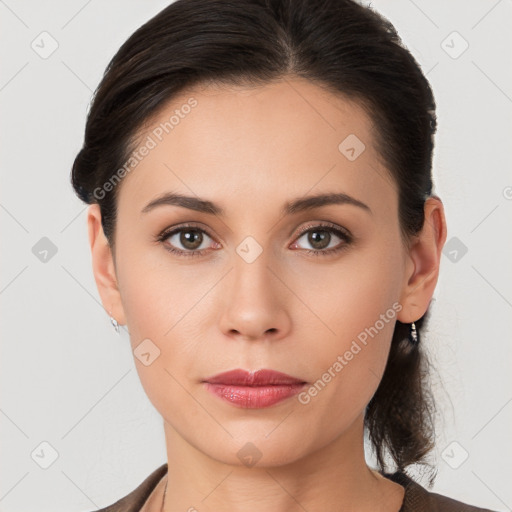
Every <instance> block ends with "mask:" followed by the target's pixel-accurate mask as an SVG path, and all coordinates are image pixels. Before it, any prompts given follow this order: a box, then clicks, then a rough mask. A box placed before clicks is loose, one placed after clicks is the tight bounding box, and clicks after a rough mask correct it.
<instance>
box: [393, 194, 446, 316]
mask: <svg viewBox="0 0 512 512" xmlns="http://www.w3.org/2000/svg"><path fill="white" fill-rule="evenodd" d="M424 212H425V213H424V215H425V222H424V225H423V229H422V230H421V232H420V233H419V234H418V235H417V236H416V237H415V238H414V239H413V241H412V242H411V246H410V249H409V254H408V256H407V263H406V273H405V276H404V284H403V287H402V295H401V298H400V303H401V304H402V306H403V307H402V310H401V311H400V312H399V314H398V316H397V318H398V320H399V321H400V322H403V323H411V322H414V321H416V320H419V319H420V318H421V317H422V316H423V315H424V314H425V312H426V311H427V309H428V306H429V304H430V301H431V300H432V296H433V294H434V290H435V287H436V284H437V279H438V277H439V264H440V259H441V254H442V250H443V246H444V243H445V241H446V219H445V215H444V207H443V203H442V202H441V199H439V197H437V196H432V197H429V198H428V199H427V200H426V201H425V206H424Z"/></svg>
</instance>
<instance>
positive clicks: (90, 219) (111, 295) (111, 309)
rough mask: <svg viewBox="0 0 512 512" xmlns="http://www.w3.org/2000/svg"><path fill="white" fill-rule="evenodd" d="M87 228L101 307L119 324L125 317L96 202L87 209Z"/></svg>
mask: <svg viewBox="0 0 512 512" xmlns="http://www.w3.org/2000/svg"><path fill="white" fill-rule="evenodd" d="M87 228H88V234H89V245H90V248H91V258H92V269H93V273H94V280H95V281H96V287H97V288H98V292H99V294H100V297H101V302H102V304H103V308H104V309H105V311H106V312H107V314H108V315H109V316H110V315H112V317H114V318H115V319H116V320H117V322H118V323H119V324H125V323H126V319H125V314H124V310H123V306H122V303H121V296H120V292H119V288H118V283H117V276H116V272H115V267H114V261H113V255H112V250H111V248H110V246H109V244H108V240H107V238H106V236H105V234H104V232H103V226H102V225H101V211H100V207H99V205H98V204H92V205H90V206H89V208H88V210H87Z"/></svg>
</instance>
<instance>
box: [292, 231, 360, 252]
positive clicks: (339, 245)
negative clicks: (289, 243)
mask: <svg viewBox="0 0 512 512" xmlns="http://www.w3.org/2000/svg"><path fill="white" fill-rule="evenodd" d="M302 238H304V239H306V242H307V244H309V245H310V247H311V248H307V247H305V248H304V247H301V245H300V244H299V240H301V239H302ZM337 239H338V240H337ZM340 241H341V242H340ZM351 242H352V237H351V236H350V235H349V234H348V232H347V233H346V232H345V231H344V230H342V229H341V228H337V227H334V226H324V225H317V226H312V227H311V226H306V228H304V229H303V230H302V232H301V234H300V236H299V237H298V238H297V239H296V241H295V242H294V244H293V248H294V249H302V250H304V251H306V252H307V253H308V254H313V255H315V256H317V255H326V256H327V255H329V254H333V253H336V252H338V251H341V250H343V249H345V248H347V247H348V246H349V245H350V243H351Z"/></svg>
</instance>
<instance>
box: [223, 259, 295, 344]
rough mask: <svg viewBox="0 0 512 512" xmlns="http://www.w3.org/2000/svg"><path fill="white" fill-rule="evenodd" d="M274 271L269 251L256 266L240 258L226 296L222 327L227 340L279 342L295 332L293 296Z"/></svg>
mask: <svg viewBox="0 0 512 512" xmlns="http://www.w3.org/2000/svg"><path fill="white" fill-rule="evenodd" d="M276 274H278V272H276V271H275V270H273V268H271V266H270V264H269V261H268V259H267V258H266V256H265V251H263V253H262V254H261V255H260V256H259V257H258V258H257V259H256V260H255V261H253V262H252V263H248V262H247V261H245V260H244V259H243V258H241V257H239V256H238V255H236V256H235V260H234V268H233V269H232V270H231V272H230V273H229V276H227V279H226V280H225V283H224V289H223V290H222V293H223V295H224V300H223V301H221V302H222V307H223V310H222V312H221V314H220V317H219V318H220V319H219V327H220V329H221V331H222V333H223V334H224V335H225V336H228V337H231V338H235V339H245V340H267V339H272V340H278V339H282V338H284V337H286V336H287V335H288V334H289V332H290V329H291V318H290V315H289V309H288V304H289V301H291V300H292V294H291V293H290V291H289V290H288V289H287V287H286V286H285V285H284V284H283V283H282V280H281V279H279V278H278V277H277V276H276Z"/></svg>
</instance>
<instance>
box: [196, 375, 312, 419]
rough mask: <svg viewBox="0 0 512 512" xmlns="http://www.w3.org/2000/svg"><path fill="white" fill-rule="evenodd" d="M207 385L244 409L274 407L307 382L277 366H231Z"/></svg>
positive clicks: (295, 392)
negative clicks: (236, 367) (232, 367)
mask: <svg viewBox="0 0 512 512" xmlns="http://www.w3.org/2000/svg"><path fill="white" fill-rule="evenodd" d="M202 382H203V384H204V385H205V387H206V389H207V390H208V391H209V392H211V393H213V394H214V395H215V396H217V397H218V398H220V399H222V400H223V401H226V402H228V403H229V404H231V405H233V406H235V407H240V408H244V409H261V408H264V407H270V406H272V405H275V404H277V403H279V402H282V401H283V400H285V399H287V398H291V397H292V396H294V395H296V394H297V393H299V392H300V391H301V389H303V388H304V386H305V385H306V384H307V382H305V381H303V380H301V379H298V378H296V377H292V376H291V375H287V374H285V373H281V372H277V371H274V370H258V371H256V372H248V371H245V370H240V369H237V370H231V371H229V372H224V373H220V374H218V375H215V376H213V377H209V378H207V379H205V380H204V381H202Z"/></svg>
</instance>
